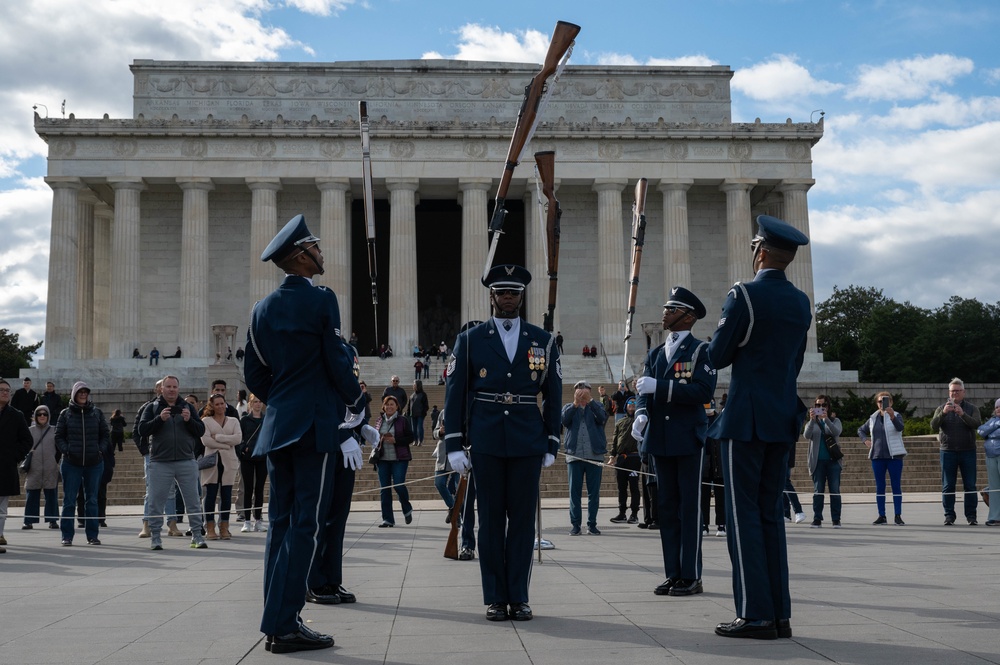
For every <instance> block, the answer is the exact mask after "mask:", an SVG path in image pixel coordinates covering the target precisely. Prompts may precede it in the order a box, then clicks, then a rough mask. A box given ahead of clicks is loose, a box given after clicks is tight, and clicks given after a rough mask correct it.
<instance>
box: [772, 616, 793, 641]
mask: <svg viewBox="0 0 1000 665" xmlns="http://www.w3.org/2000/svg"><path fill="white" fill-rule="evenodd" d="M774 626H775V628H777V629H778V637H785V638H788V637H791V636H792V622H791V621H789V620H788V619H778V620H777V621H775V622H774Z"/></svg>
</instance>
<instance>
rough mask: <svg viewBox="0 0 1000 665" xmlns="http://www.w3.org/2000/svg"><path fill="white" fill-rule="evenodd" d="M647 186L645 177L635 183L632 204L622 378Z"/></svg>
mask: <svg viewBox="0 0 1000 665" xmlns="http://www.w3.org/2000/svg"><path fill="white" fill-rule="evenodd" d="M646 186H647V181H646V179H645V178H639V182H637V183H636V184H635V204H634V205H633V206H632V272H631V275H630V276H629V289H628V313H627V315H626V317H625V339H624V340H623V341H624V342H625V358H624V361H623V362H622V379H623V380H624V379H625V368H626V367H627V366H628V340H629V338H630V337H632V320H633V319H634V318H635V301H636V298H637V296H638V295H639V268H640V267H641V265H642V246H643V245H644V244H645V243H646Z"/></svg>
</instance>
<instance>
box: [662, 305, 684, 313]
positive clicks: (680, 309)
mask: <svg viewBox="0 0 1000 665" xmlns="http://www.w3.org/2000/svg"><path fill="white" fill-rule="evenodd" d="M663 311H664V312H666V313H667V314H673V313H674V312H687V310H686V309H685V308H683V307H674V306H670V307H664V308H663Z"/></svg>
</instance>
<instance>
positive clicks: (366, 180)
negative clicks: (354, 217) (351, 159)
mask: <svg viewBox="0 0 1000 665" xmlns="http://www.w3.org/2000/svg"><path fill="white" fill-rule="evenodd" d="M358 115H359V116H360V119H361V175H362V187H363V189H364V197H365V224H366V230H367V232H368V272H369V274H370V276H371V280H372V309H373V311H374V316H375V345H374V348H376V349H377V348H378V265H377V263H376V255H375V200H374V194H373V192H372V153H371V137H370V134H369V131H368V129H369V126H368V102H365V101H360V102H358Z"/></svg>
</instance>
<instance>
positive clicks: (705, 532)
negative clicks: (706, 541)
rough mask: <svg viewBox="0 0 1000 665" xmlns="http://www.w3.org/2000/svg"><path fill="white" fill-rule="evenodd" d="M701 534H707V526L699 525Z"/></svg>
mask: <svg viewBox="0 0 1000 665" xmlns="http://www.w3.org/2000/svg"><path fill="white" fill-rule="evenodd" d="M701 535H703V536H707V535H708V527H707V526H703V527H701Z"/></svg>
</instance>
